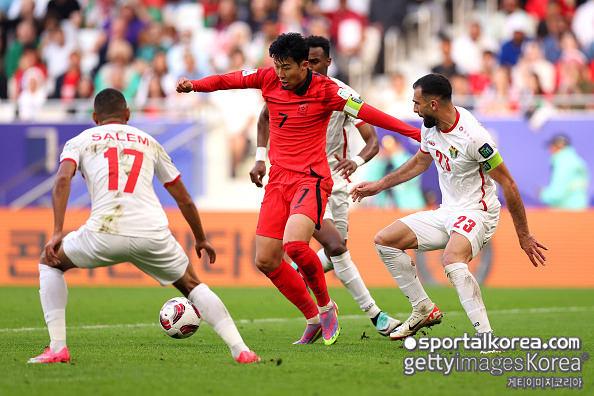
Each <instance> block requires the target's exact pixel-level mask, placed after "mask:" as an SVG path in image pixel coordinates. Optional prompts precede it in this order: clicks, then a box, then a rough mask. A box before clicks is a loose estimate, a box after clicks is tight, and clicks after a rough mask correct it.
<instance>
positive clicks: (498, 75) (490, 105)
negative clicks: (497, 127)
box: [478, 66, 518, 115]
mask: <svg viewBox="0 0 594 396" xmlns="http://www.w3.org/2000/svg"><path fill="white" fill-rule="evenodd" d="M478 108H479V111H481V112H482V113H484V114H492V115H509V114H513V113H516V112H517V111H518V93H517V92H516V91H515V90H514V89H513V88H512V86H511V78H510V75H509V70H508V69H507V68H506V67H504V66H499V67H498V68H497V69H495V70H494V71H493V75H492V76H491V85H490V86H489V87H488V88H487V89H485V91H484V92H483V94H482V95H481V96H480V98H479V107H478Z"/></svg>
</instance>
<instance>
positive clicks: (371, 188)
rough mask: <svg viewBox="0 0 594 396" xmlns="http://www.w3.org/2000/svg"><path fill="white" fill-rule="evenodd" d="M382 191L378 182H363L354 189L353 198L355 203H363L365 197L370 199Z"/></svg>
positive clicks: (352, 191)
mask: <svg viewBox="0 0 594 396" xmlns="http://www.w3.org/2000/svg"><path fill="white" fill-rule="evenodd" d="M381 191H382V187H381V184H380V182H379V180H378V181H371V182H363V183H359V184H357V185H356V186H355V187H353V188H352V190H351V192H350V193H349V194H351V196H352V197H353V202H361V200H362V199H363V198H364V197H370V196H372V195H376V194H378V193H379V192H381Z"/></svg>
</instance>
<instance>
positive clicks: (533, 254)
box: [519, 233, 549, 267]
mask: <svg viewBox="0 0 594 396" xmlns="http://www.w3.org/2000/svg"><path fill="white" fill-rule="evenodd" d="M519 239H520V246H521V247H522V249H523V250H524V252H525V253H526V255H527V256H528V258H529V259H530V261H532V265H533V266H535V267H538V264H540V265H547V263H546V261H547V259H546V257H545V255H544V253H543V252H541V249H542V250H549V248H547V247H546V246H545V245H543V244H541V243H540V242H538V241H537V240H536V238H534V236H533V235H532V234H530V233H526V234H522V235H521V236H520V237H519Z"/></svg>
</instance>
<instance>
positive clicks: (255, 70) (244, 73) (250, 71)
mask: <svg viewBox="0 0 594 396" xmlns="http://www.w3.org/2000/svg"><path fill="white" fill-rule="evenodd" d="M257 71H258V69H252V70H243V71H242V72H241V75H242V76H244V77H245V76H249V75H250V74H254V73H256V72H257Z"/></svg>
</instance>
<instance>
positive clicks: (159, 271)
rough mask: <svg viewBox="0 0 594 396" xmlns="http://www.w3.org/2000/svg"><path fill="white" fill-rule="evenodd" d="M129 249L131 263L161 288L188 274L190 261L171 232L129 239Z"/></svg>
mask: <svg viewBox="0 0 594 396" xmlns="http://www.w3.org/2000/svg"><path fill="white" fill-rule="evenodd" d="M129 247H130V248H129V249H130V250H129V251H130V257H129V261H130V262H131V263H132V264H134V265H135V266H136V267H137V268H138V269H139V270H141V271H142V272H144V273H146V274H147V275H149V276H150V277H152V278H154V279H155V280H156V281H157V282H159V284H161V286H167V285H170V284H172V283H174V282H176V281H178V280H179V279H181V278H182V277H183V276H184V275H185V274H186V270H187V267H188V264H189V262H190V260H189V259H188V256H187V255H186V253H185V252H184V249H183V248H182V247H181V245H180V244H179V243H178V242H177V241H176V240H175V238H174V237H173V235H171V232H170V231H169V230H167V232H165V233H163V235H161V236H159V237H152V238H145V237H129Z"/></svg>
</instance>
